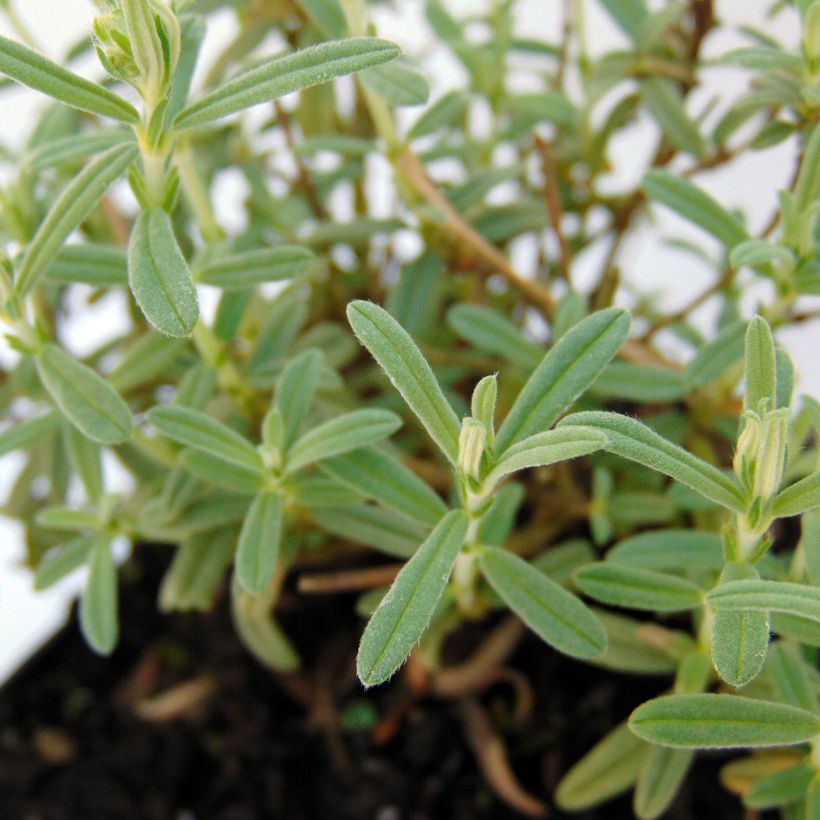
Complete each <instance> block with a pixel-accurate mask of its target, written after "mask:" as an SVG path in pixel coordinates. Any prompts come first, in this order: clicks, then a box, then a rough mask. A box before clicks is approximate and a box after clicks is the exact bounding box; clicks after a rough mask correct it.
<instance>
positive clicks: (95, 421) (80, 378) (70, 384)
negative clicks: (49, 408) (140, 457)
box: [36, 344, 132, 444]
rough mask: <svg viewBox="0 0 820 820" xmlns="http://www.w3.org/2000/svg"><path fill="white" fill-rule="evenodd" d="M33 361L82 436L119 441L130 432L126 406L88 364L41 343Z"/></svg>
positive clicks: (104, 441) (56, 401)
mask: <svg viewBox="0 0 820 820" xmlns="http://www.w3.org/2000/svg"><path fill="white" fill-rule="evenodd" d="M36 361H37V372H38V373H39V375H40V379H41V381H42V382H43V385H44V387H45V388H46V390H48V392H49V394H50V395H51V397H52V398H53V399H54V402H55V403H56V404H57V406H58V407H59V408H60V410H62V412H63V414H64V415H65V417H66V418H67V419H68V420H69V421H70V422H71V423H72V424H73V425H74V426H75V427H77V429H78V430H79V431H80V432H81V433H82V434H83V435H85V436H88V438H90V439H92V440H93V441H98V442H100V444H118V443H119V442H121V441H125V439H127V438H128V437H129V436H130V435H131V426H132V421H131V412H130V411H129V409H128V405H126V403H125V402H124V401H123V400H122V398H120V395H119V394H118V393H117V391H116V390H114V388H113V387H112V386H111V385H110V384H108V382H106V381H105V379H103V378H102V377H101V376H98V375H97V373H95V372H94V371H93V370H92V369H91V368H90V367H87V366H86V365H84V364H81V363H80V362H78V361H76V360H75V359H72V358H71V356H69V355H68V354H67V353H65V352H64V351H63V350H62V349H61V348H59V347H57V345H53V344H46V345H44V346H43V348H42V349H41V350H40V352H39V353H38V354H37V359H36Z"/></svg>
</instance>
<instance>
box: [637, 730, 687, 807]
mask: <svg viewBox="0 0 820 820" xmlns="http://www.w3.org/2000/svg"><path fill="white" fill-rule="evenodd" d="M694 755H695V752H694V750H693V749H669V748H665V747H663V746H652V747H650V749H649V751H648V753H647V755H646V760H645V761H644V764H643V766H642V767H641V772H640V774H639V775H638V781H637V783H636V784H635V800H634V807H635V814H636V815H637V816H638V817H639V818H640V820H655V818H656V817H660V816H661V815H662V814H663V813H664V812H665V811H666V810H667V808H669V806H670V804H671V803H672V801H673V800H674V799H675V795H676V794H677V793H678V789H679V788H680V785H681V783H682V782H683V779H684V778H685V777H686V775H687V773H688V772H689V768H690V766H691V765H692V759H693V758H694Z"/></svg>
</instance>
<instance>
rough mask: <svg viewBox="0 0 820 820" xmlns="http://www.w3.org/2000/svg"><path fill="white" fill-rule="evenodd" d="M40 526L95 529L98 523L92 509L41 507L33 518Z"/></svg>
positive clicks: (56, 528) (63, 528) (55, 528)
mask: <svg viewBox="0 0 820 820" xmlns="http://www.w3.org/2000/svg"><path fill="white" fill-rule="evenodd" d="M34 520H35V521H36V522H37V523H38V524H39V525H40V526H41V527H45V528H47V529H51V530H78V531H83V530H96V529H97V525H98V523H99V520H98V517H97V513H96V512H94V511H93V510H88V509H85V510H78V509H75V508H74V507H61V506H56V505H55V506H53V507H43V509H41V510H39V511H38V512H37V515H36V516H35V519H34Z"/></svg>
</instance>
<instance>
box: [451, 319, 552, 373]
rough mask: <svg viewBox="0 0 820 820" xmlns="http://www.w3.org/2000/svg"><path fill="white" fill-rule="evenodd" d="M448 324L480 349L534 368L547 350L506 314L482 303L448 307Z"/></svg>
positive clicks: (528, 367) (527, 367) (514, 362)
mask: <svg viewBox="0 0 820 820" xmlns="http://www.w3.org/2000/svg"><path fill="white" fill-rule="evenodd" d="M447 324H448V325H449V326H450V328H451V329H452V330H453V332H454V333H456V334H457V335H458V336H460V337H461V338H462V339H465V340H466V341H468V342H470V344H472V345H473V347H475V348H476V349H478V350H482V351H484V352H485V353H491V354H493V355H495V356H501V357H502V358H503V359H506V360H507V361H508V362H511V363H512V364H517V365H520V366H521V367H524V368H526V369H527V370H531V369H532V368H534V367H535V366H536V365H537V364H538V363H539V362H540V361H541V359H542V358H543V356H544V351H543V350H542V349H541V348H540V347H539V346H538V345H537V344H535V342H532V341H530V340H529V339H528V338H527V337H526V336H525V335H524V334H523V333H522V332H521V331H520V330H519V329H518V328H517V327H516V326H515V325H514V324H513V323H512V322H511V321H510V320H509V319H508V318H507V317H506V316H504V315H503V314H501V313H498V312H497V311H495V310H492V309H491V308H486V307H482V306H480V305H470V304H459V305H455V306H453V307H451V308H450V310H448V311H447Z"/></svg>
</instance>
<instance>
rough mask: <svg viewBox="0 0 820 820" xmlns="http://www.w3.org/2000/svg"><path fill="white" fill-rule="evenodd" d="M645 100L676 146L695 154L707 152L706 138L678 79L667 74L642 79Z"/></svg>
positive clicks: (654, 117)
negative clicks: (693, 118)
mask: <svg viewBox="0 0 820 820" xmlns="http://www.w3.org/2000/svg"><path fill="white" fill-rule="evenodd" d="M641 101H642V102H643V105H644V108H646V110H647V111H648V112H649V113H650V114H651V115H652V117H653V119H654V120H655V122H657V123H658V125H659V126H660V129H661V131H662V132H663V135H664V137H666V139H667V140H669V142H670V143H671V144H672V145H674V146H675V148H678V149H680V150H681V151H687V152H688V153H690V154H692V156H694V157H702V156H703V138H702V137H701V135H700V132H699V131H698V127H697V125H696V124H695V123H694V122H693V121H692V118H691V117H690V116H689V114H688V113H687V111H686V108H685V106H684V102H683V99H682V98H681V95H680V92H679V91H678V88H677V86H676V85H675V83H673V82H672V81H671V80H668V79H666V78H664V77H657V76H655V77H647V78H646V79H644V81H643V82H642V83H641Z"/></svg>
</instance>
